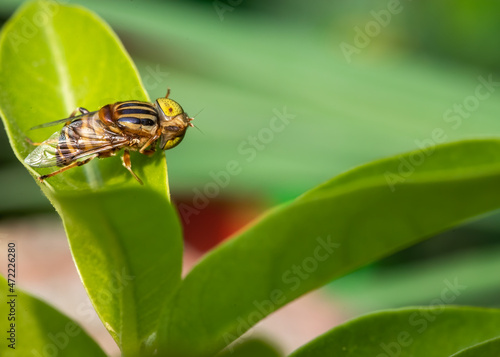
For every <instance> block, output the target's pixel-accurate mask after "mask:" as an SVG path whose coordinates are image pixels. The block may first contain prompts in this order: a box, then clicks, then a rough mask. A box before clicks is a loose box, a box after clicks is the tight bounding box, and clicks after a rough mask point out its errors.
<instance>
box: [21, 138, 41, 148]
mask: <svg viewBox="0 0 500 357" xmlns="http://www.w3.org/2000/svg"><path fill="white" fill-rule="evenodd" d="M25 140H26V141H27V142H28V144H30V145H33V146H38V145H42V143H35V142H33V141H31V139H30V138H28V137H26V138H25Z"/></svg>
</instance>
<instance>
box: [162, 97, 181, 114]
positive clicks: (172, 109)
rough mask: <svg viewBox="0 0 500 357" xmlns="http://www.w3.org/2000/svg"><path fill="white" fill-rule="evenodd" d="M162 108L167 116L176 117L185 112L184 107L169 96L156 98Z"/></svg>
mask: <svg viewBox="0 0 500 357" xmlns="http://www.w3.org/2000/svg"><path fill="white" fill-rule="evenodd" d="M156 102H157V103H158V105H159V106H160V109H161V110H162V111H163V113H164V114H165V116H167V117H175V116H177V115H179V114H182V113H184V109H182V107H181V106H180V105H179V103H177V102H176V101H174V100H172V99H168V98H159V99H157V100H156Z"/></svg>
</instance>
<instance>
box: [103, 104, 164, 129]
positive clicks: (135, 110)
mask: <svg viewBox="0 0 500 357" xmlns="http://www.w3.org/2000/svg"><path fill="white" fill-rule="evenodd" d="M102 109H104V107H103V108H102ZM102 109H101V110H102ZM110 115H111V116H112V119H111V120H112V122H113V123H114V125H115V126H116V127H117V128H118V129H120V130H121V131H122V132H123V133H124V134H129V135H138V136H152V135H155V134H156V132H157V130H158V112H157V111H156V108H155V107H154V106H153V105H152V104H151V103H147V102H140V101H132V100H131V101H127V102H118V103H115V104H113V105H112V107H111V111H110Z"/></svg>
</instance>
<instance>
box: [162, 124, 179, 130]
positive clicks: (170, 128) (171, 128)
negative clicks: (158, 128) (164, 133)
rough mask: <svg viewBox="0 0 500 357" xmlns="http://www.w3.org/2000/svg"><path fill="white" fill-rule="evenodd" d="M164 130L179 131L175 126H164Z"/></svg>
mask: <svg viewBox="0 0 500 357" xmlns="http://www.w3.org/2000/svg"><path fill="white" fill-rule="evenodd" d="M165 129H167V130H170V131H179V130H181V128H179V127H178V126H175V125H169V126H166V127H165Z"/></svg>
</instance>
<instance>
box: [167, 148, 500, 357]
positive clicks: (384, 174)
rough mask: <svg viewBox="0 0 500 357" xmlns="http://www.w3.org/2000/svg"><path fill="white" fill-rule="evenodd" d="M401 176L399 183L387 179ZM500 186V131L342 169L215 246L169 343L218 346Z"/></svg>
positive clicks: (480, 209) (498, 194)
mask: <svg viewBox="0 0 500 357" xmlns="http://www.w3.org/2000/svg"><path fill="white" fill-rule="evenodd" d="M412 163H413V164H412ZM391 175H392V176H391ZM394 177H399V182H398V183H397V184H394V183H392V181H387V180H388V178H390V179H391V180H394ZM284 179H286V178H284ZM390 183H392V186H391V184H390ZM499 184H500V140H497V139H490V140H486V139H485V140H471V141H462V142H456V143H453V144H449V145H441V146H437V147H435V148H434V147H433V148H429V149H428V150H426V151H415V152H410V153H407V154H404V155H401V156H397V157H392V158H388V159H385V160H381V161H376V162H373V163H370V164H367V165H364V166H361V167H358V168H356V169H354V170H351V171H349V172H347V173H344V174H342V175H340V176H338V177H336V178H334V179H332V180H330V181H328V182H327V183H325V184H323V185H321V186H319V187H318V188H316V189H313V190H311V191H309V192H308V193H306V194H304V195H303V196H301V197H299V198H298V199H296V200H295V201H294V202H292V203H290V204H288V205H282V206H280V207H278V208H276V209H274V210H272V211H271V212H269V213H268V214H267V215H265V216H264V217H263V218H262V219H260V220H259V221H258V222H257V223H255V224H254V225H252V226H250V227H249V228H248V229H247V230H245V231H243V232H241V233H240V234H238V235H237V237H235V238H233V239H230V240H228V241H227V242H226V243H225V244H223V245H221V246H219V247H218V248H217V249H215V250H214V251H212V252H211V253H210V254H208V255H207V256H206V257H205V258H204V259H203V260H202V261H201V262H200V263H199V264H198V265H197V266H196V267H195V268H194V269H193V270H192V271H191V272H190V273H189V274H188V275H187V277H186V279H185V280H184V281H183V283H182V286H181V288H180V289H179V291H178V292H177V293H176V296H175V298H174V303H173V304H172V307H171V308H170V312H169V316H168V320H167V321H166V328H165V330H164V331H163V332H162V333H161V336H162V338H164V341H163V342H162V345H163V346H164V347H165V348H166V346H168V348H169V349H166V350H173V351H175V352H178V353H184V354H186V355H189V354H191V355H193V354H195V353H198V354H203V351H204V350H205V351H206V350H217V349H218V348H221V347H223V346H225V345H227V344H228V343H229V342H231V341H232V340H234V339H235V338H237V337H238V336H239V335H241V334H242V333H243V332H244V331H245V330H247V329H248V328H249V327H250V326H252V325H254V324H255V323H256V322H258V321H259V320H261V319H262V318H264V317H265V316H267V315H268V314H270V313H271V312H273V311H274V310H276V309H278V308H279V307H281V306H283V305H285V304H286V303H288V302H290V301H292V300H294V299H295V298H297V297H299V296H301V295H303V294H305V293H307V292H308V291H311V290H313V289H316V288H318V287H320V286H322V285H324V284H325V283H327V282H329V281H330V280H332V279H334V278H338V277H340V276H342V275H345V274H347V273H349V272H351V271H353V270H355V269H357V268H359V267H361V266H363V265H366V264H368V263H370V262H373V261H376V260H377V259H380V258H381V257H384V256H387V255H389V254H391V253H394V252H396V251H398V250H401V249H403V248H406V247H408V246H409V245H412V244H415V243H416V242H418V241H421V240H422V239H424V238H427V237H430V236H432V235H433V234H436V233H437V232H440V231H443V230H445V229H448V228H450V227H453V226H455V225H457V224H459V223H460V222H463V221H464V220H466V219H469V218H471V217H474V216H475V215H478V214H481V213H484V212H487V211H489V210H493V209H495V208H498V207H499V206H500V191H499V190H498V185H499Z"/></svg>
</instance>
